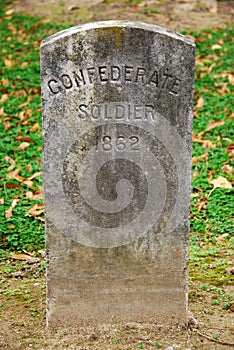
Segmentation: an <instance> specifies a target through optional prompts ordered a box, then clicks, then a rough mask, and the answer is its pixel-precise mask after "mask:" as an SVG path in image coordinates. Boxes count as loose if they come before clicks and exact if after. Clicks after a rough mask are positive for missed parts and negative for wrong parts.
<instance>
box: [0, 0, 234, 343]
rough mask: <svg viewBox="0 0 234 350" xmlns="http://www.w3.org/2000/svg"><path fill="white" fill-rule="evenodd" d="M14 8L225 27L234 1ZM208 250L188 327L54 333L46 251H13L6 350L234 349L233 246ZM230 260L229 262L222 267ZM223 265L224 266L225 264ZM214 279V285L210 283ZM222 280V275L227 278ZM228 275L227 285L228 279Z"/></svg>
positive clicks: (6, 278)
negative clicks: (47, 316) (49, 312)
mask: <svg viewBox="0 0 234 350" xmlns="http://www.w3.org/2000/svg"><path fill="white" fill-rule="evenodd" d="M11 7H13V8H14V9H15V11H17V12H20V13H24V14H33V15H37V16H41V17H44V18H46V19H49V20H51V21H60V22H61V21H63V22H66V21H70V22H72V23H73V24H81V23H84V22H90V21H98V20H107V19H128V20H137V21H144V22H147V23H153V24H157V25H161V26H166V27H169V28H171V29H173V30H176V31H182V30H201V29H205V28H218V27H224V26H225V25H227V24H229V23H231V22H232V20H233V9H234V1H227V2H221V1H220V2H216V1H214V0H203V1H199V0H197V1H196V0H190V1H188V0H187V1H185V0H184V1H183V0H175V1H168V0H158V1H151V0H148V1H137V0H135V1H131V0H129V1H124V0H120V1H113V0H102V1H100V0H91V1H82V0H80V1H75V0H68V1H55V0H54V1H53V0H50V1H49V0H47V1H42V0H41V1H38V0H21V1H14V2H13V3H12V5H11ZM220 252H222V250H220V251H219V253H217V254H216V255H215V254H214V255H211V256H209V259H210V260H209V262H208V265H209V269H210V273H211V272H212V271H214V277H212V275H211V274H210V280H209V281H206V278H207V277H206V276H207V275H206V274H205V272H204V270H203V268H204V265H203V267H202V266H201V262H198V264H196V263H191V264H190V272H189V319H190V322H189V328H187V327H186V326H184V327H174V328H173V329H165V328H162V327H161V326H160V325H159V324H157V323H155V324H142V323H131V324H118V325H102V326H97V327H95V328H84V327H81V328H79V329H74V330H73V331H67V330H64V329H60V330H57V331H56V332H51V331H48V330H46V327H45V323H46V319H45V299H46V292H45V261H44V251H39V252H36V253H33V254H32V255H30V254H28V252H25V253H24V254H21V255H19V254H13V253H12V254H10V255H9V253H7V254H6V256H5V257H4V258H3V260H2V265H1V269H0V274H1V284H0V296H1V305H0V311H1V318H0V320H1V327H0V349H4V350H18V349H19V350H25V349H40V350H43V349H45V350H47V349H48V350H50V349H61V350H62V349H76V350H85V349H99V350H107V349H110V350H112V349H113V350H121V349H122V350H125V349H128V350H136V349H148V350H151V349H152V350H153V349H168V350H169V349H170V350H173V349H174V350H175V349H182V350H183V349H184V350H185V349H187V350H189V349H191V350H192V349H199V350H200V349H210V350H213V349H214V350H215V349H217V350H222V349H232V348H233V347H234V345H233V343H234V340H233V339H234V322H233V311H234V304H233V303H232V302H231V295H232V294H233V287H232V285H231V278H230V276H231V275H232V274H233V265H232V261H231V251H229V250H228V251H227V250H225V251H224V252H223V253H220ZM222 259H226V261H227V264H228V266H229V267H228V268H226V269H224V270H221V271H219V272H217V268H218V266H219V265H218V264H221V262H222ZM220 266H221V267H222V265H220ZM212 278H213V279H214V280H213V282H212V283H209V282H210V281H211V280H212ZM222 278H223V279H222ZM224 279H227V280H228V281H229V282H228V283H223V280H224Z"/></svg>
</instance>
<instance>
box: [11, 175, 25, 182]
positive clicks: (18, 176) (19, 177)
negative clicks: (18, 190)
mask: <svg viewBox="0 0 234 350" xmlns="http://www.w3.org/2000/svg"><path fill="white" fill-rule="evenodd" d="M14 179H15V180H17V181H19V182H24V180H25V177H23V176H20V175H16V176H15V177H14Z"/></svg>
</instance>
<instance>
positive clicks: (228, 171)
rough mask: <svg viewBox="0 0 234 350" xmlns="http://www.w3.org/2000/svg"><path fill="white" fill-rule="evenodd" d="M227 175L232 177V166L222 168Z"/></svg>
mask: <svg viewBox="0 0 234 350" xmlns="http://www.w3.org/2000/svg"><path fill="white" fill-rule="evenodd" d="M221 169H222V170H223V171H224V172H225V173H226V174H228V175H230V176H232V172H233V167H232V166H231V165H228V164H226V165H223V166H222V168H221Z"/></svg>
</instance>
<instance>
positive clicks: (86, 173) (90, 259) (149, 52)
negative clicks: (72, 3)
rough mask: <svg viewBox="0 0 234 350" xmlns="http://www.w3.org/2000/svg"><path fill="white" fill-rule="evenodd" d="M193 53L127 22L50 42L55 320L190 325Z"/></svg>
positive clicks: (44, 71) (50, 270) (46, 93)
mask: <svg viewBox="0 0 234 350" xmlns="http://www.w3.org/2000/svg"><path fill="white" fill-rule="evenodd" d="M194 54H195V45H194V42H193V41H192V40H190V39H189V38H187V37H185V36H183V35H180V34H177V33H174V32H171V31H168V30H166V29H163V28H161V27H157V26H153V25H147V24H143V23H132V22H125V21H123V22H122V21H107V22H98V23H92V24H86V25H82V26H78V27H73V28H70V29H68V30H65V31H62V32H59V33H57V34H55V35H52V36H51V37H49V38H47V39H45V40H44V41H43V42H42V46H41V76H42V99H43V139H44V173H45V209H46V248H47V322H48V325H49V327H54V328H56V327H59V326H63V327H76V326H78V325H80V324H97V323H105V322H115V323H117V322H130V321H141V322H151V321H152V322H158V323H161V324H168V323H169V324H175V323H184V322H186V318H187V260H188V234H189V202H190V181H191V130H192V119H193V77H194Z"/></svg>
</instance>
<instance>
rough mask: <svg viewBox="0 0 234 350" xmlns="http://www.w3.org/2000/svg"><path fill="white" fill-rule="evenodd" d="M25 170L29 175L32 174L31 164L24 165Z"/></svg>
mask: <svg viewBox="0 0 234 350" xmlns="http://www.w3.org/2000/svg"><path fill="white" fill-rule="evenodd" d="M26 170H27V172H28V173H31V172H32V164H27V165H26Z"/></svg>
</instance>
